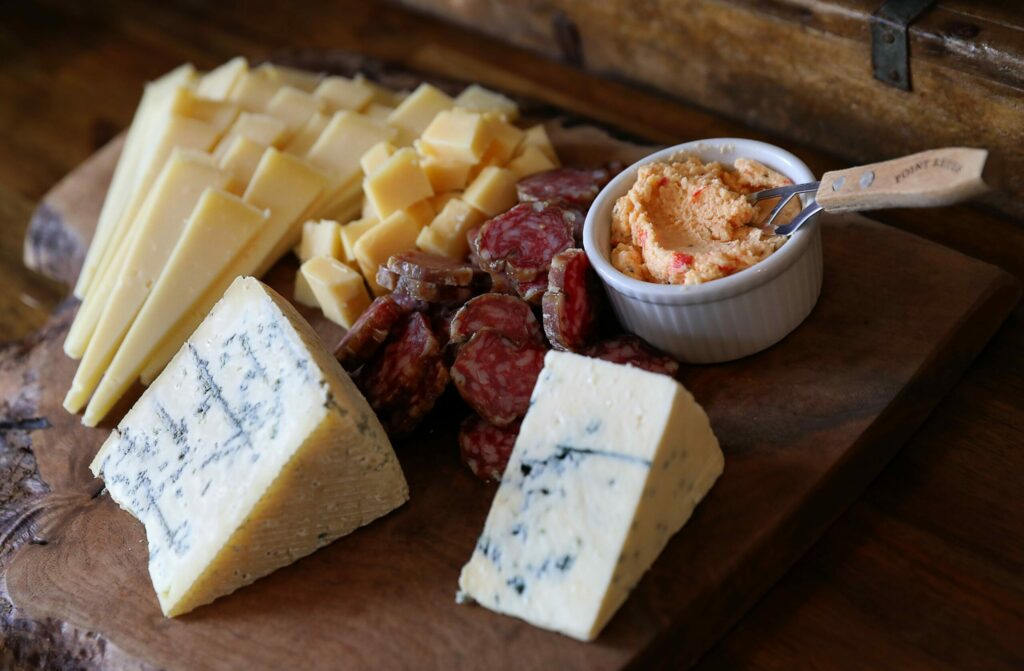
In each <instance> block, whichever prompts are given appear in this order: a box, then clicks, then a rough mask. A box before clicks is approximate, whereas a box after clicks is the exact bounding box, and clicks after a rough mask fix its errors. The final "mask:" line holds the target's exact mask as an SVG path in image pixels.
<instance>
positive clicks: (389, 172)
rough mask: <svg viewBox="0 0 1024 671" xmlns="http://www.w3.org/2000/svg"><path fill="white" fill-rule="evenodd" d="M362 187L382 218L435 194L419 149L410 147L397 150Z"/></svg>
mask: <svg viewBox="0 0 1024 671" xmlns="http://www.w3.org/2000/svg"><path fill="white" fill-rule="evenodd" d="M363 191H364V192H365V193H366V197H367V198H369V199H370V201H371V202H372V203H373V208H374V209H375V210H376V211H377V212H378V213H379V214H380V216H381V218H382V219H385V218H387V217H388V216H390V215H391V213H392V212H396V211H397V210H401V209H402V208H405V207H408V206H410V205H412V204H413V203H416V202H419V201H421V200H423V199H424V198H430V197H431V196H433V195H434V189H433V187H431V186H430V180H428V179H427V176H426V174H425V173H424V172H423V168H422V167H421V166H420V162H419V158H418V157H417V156H416V152H415V151H413V150H412V149H409V148H408V147H406V148H404V149H399V150H398V151H396V152H395V153H394V154H393V155H392V156H391V157H390V158H389V159H388V160H387V161H385V162H384V164H383V165H381V166H380V167H379V168H377V171H376V172H374V173H373V174H372V175H370V176H369V177H367V178H366V179H365V180H364V181H363ZM374 271H376V269H374Z"/></svg>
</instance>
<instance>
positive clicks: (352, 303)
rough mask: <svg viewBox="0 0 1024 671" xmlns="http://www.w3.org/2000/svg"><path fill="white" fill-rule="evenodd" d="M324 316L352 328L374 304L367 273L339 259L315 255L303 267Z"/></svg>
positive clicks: (304, 276) (302, 270)
mask: <svg viewBox="0 0 1024 671" xmlns="http://www.w3.org/2000/svg"><path fill="white" fill-rule="evenodd" d="M299 270H300V272H301V274H302V276H303V278H304V279H305V280H306V282H307V283H308V284H309V287H310V289H312V290H313V296H315V297H316V302H317V304H319V305H320V309H321V310H322V311H323V313H324V316H325V317H327V318H328V319H330V320H331V321H332V322H334V323H335V324H340V325H341V326H344V327H345V328H351V327H352V324H354V323H355V321H356V320H357V319H359V315H361V314H363V311H364V310H366V308H367V307H369V305H370V295H369V294H368V293H367V292H366V284H364V283H363V277H362V275H360V274H359V273H357V272H356V271H354V270H352V269H351V268H349V267H348V266H346V265H345V264H344V263H342V262H341V261H339V260H338V259H335V258H331V257H329V256H314V257H313V258H311V259H309V260H308V261H306V262H305V263H303V264H302V268H300V269H299Z"/></svg>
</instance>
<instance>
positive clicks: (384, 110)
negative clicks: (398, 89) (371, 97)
mask: <svg viewBox="0 0 1024 671" xmlns="http://www.w3.org/2000/svg"><path fill="white" fill-rule="evenodd" d="M394 111H395V108H394V107H391V106H390V105H381V104H379V103H370V104H369V106H368V107H367V108H366V109H365V110H363V114H365V115H366V118H367V119H370V120H372V121H375V122H376V123H379V124H381V125H385V126H386V125H387V123H388V117H390V116H391V113H392V112H394Z"/></svg>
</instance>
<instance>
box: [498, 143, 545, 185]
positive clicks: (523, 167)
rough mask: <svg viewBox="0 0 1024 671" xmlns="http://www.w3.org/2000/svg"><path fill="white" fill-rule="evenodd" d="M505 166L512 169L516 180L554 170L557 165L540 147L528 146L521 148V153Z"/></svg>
mask: <svg viewBox="0 0 1024 671" xmlns="http://www.w3.org/2000/svg"><path fill="white" fill-rule="evenodd" d="M505 167H507V168H508V169H509V170H511V171H512V174H513V175H515V177H516V180H520V179H522V178H524V177H529V176H530V175H533V174H536V173H538V172H545V171H547V170H554V169H555V168H557V167H558V165H556V164H555V163H554V162H553V161H552V160H551V159H550V158H548V155H547V154H545V153H544V152H543V151H541V149H540V147H537V146H530V147H526V148H525V149H523V151H522V153H520V154H519V156H516V157H515V158H514V159H512V160H511V161H509V162H508V165H507V166H505Z"/></svg>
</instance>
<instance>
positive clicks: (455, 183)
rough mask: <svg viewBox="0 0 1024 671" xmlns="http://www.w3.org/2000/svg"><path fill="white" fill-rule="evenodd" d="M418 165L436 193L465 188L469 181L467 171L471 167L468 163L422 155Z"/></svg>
mask: <svg viewBox="0 0 1024 671" xmlns="http://www.w3.org/2000/svg"><path fill="white" fill-rule="evenodd" d="M420 166H421V167H422V168H423V172H424V174H426V176H427V180H428V181H429V182H430V186H431V187H432V188H433V189H434V191H435V192H437V193H440V192H442V191H458V190H460V189H465V188H466V184H468V183H469V171H470V169H471V168H472V167H473V165H472V164H470V163H462V162H459V161H447V160H445V159H442V158H438V157H436V156H424V157H423V158H421V159H420Z"/></svg>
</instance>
